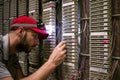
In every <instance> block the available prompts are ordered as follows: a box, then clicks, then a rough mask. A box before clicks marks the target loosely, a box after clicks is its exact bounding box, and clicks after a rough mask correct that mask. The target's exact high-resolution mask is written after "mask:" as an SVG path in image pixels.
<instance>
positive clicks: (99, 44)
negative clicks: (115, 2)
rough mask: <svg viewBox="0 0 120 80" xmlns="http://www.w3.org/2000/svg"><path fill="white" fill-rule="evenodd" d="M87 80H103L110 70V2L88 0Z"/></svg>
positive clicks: (108, 0) (106, 0) (105, 0)
mask: <svg viewBox="0 0 120 80" xmlns="http://www.w3.org/2000/svg"><path fill="white" fill-rule="evenodd" d="M89 4H90V45H89V46H90V48H89V52H90V58H89V65H90V69H89V80H104V79H105V78H106V77H107V75H108V73H109V70H110V55H111V54H110V42H111V41H110V35H111V33H110V28H111V20H110V19H111V14H110V13H111V12H110V11H111V6H110V0H90V1H89Z"/></svg>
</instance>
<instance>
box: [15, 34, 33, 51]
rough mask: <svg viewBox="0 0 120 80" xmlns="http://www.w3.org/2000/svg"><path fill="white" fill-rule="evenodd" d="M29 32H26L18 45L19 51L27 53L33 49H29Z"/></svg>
mask: <svg viewBox="0 0 120 80" xmlns="http://www.w3.org/2000/svg"><path fill="white" fill-rule="evenodd" d="M26 37H27V34H26V33H25V35H24V37H23V39H22V40H21V41H20V43H18V44H17V45H16V49H17V51H18V52H22V51H24V52H25V53H29V52H30V51H31V50H30V49H29V44H28V42H27V41H26Z"/></svg>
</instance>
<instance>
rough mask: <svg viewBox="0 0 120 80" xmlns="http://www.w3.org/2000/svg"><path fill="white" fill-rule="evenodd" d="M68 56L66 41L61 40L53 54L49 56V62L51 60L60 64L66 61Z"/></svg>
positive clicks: (54, 63) (55, 63) (56, 64)
mask: <svg viewBox="0 0 120 80" xmlns="http://www.w3.org/2000/svg"><path fill="white" fill-rule="evenodd" d="M65 57H66V43H65V42H64V41H61V42H60V43H59V44H58V45H57V46H56V47H55V49H54V50H53V52H52V54H51V55H50V57H49V60H48V62H49V61H50V62H51V63H52V64H53V65H55V66H58V65H59V64H60V63H62V62H63V61H64V59H65Z"/></svg>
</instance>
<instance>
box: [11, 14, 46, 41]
mask: <svg viewBox="0 0 120 80" xmlns="http://www.w3.org/2000/svg"><path fill="white" fill-rule="evenodd" d="M18 27H23V28H25V29H31V30H33V31H35V32H37V33H39V38H40V39H46V38H47V37H48V33H46V32H45V30H41V29H39V28H38V27H37V22H36V21H35V20H34V19H33V18H31V17H28V16H20V17H18V18H16V19H14V20H13V21H12V23H11V29H12V30H16V29H17V28H18Z"/></svg>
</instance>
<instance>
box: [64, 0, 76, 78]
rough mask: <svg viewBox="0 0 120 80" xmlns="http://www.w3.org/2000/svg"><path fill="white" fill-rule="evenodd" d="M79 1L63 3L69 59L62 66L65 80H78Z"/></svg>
mask: <svg viewBox="0 0 120 80" xmlns="http://www.w3.org/2000/svg"><path fill="white" fill-rule="evenodd" d="M76 35H78V1H77V0H63V1H62V40H63V41H66V42H67V57H66V59H65V61H64V62H63V64H62V77H63V80H76V79H78V38H77V37H76Z"/></svg>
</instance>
